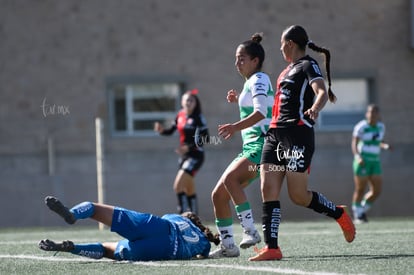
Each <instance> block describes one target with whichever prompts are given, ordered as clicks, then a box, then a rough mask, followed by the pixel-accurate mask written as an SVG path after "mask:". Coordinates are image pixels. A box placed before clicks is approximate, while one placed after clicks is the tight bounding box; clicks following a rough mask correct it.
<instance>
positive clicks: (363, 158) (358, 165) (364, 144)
mask: <svg viewBox="0 0 414 275" xmlns="http://www.w3.org/2000/svg"><path fill="white" fill-rule="evenodd" d="M384 134H385V126H384V123H382V122H380V121H379V108H378V106H376V105H374V104H371V105H369V106H368V107H367V111H366V113H365V119H364V120H361V121H360V122H358V123H357V124H356V125H355V127H354V131H353V134H352V153H353V154H354V162H353V171H354V182H355V189H354V194H353V196H352V211H353V213H354V221H355V223H363V222H367V221H368V219H367V216H366V212H367V211H368V210H369V209H370V208H371V205H372V203H373V202H374V201H375V200H376V199H377V198H378V196H379V195H380V193H381V187H382V177H381V174H382V171H381V161H380V153H381V149H384V150H387V149H390V145H389V144H387V143H384V142H383V139H384ZM368 183H369V191H368V192H367V193H365V189H366V187H367V184H368Z"/></svg>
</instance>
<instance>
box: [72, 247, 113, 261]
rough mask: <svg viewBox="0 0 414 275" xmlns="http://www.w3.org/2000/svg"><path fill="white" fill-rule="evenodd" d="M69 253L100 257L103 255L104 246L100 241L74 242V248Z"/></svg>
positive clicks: (94, 257)
mask: <svg viewBox="0 0 414 275" xmlns="http://www.w3.org/2000/svg"><path fill="white" fill-rule="evenodd" d="M70 253H72V254H75V255H80V256H85V257H88V258H93V259H101V258H102V257H103V256H104V253H105V248H104V247H103V245H102V244H101V243H89V244H75V248H74V249H73V250H72V251H71V252H70Z"/></svg>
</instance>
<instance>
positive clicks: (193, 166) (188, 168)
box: [178, 151, 204, 176]
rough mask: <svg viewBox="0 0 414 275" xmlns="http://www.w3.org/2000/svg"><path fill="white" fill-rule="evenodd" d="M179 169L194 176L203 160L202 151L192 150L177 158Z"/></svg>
mask: <svg viewBox="0 0 414 275" xmlns="http://www.w3.org/2000/svg"><path fill="white" fill-rule="evenodd" d="M178 162H179V166H180V169H182V170H184V171H185V172H186V173H188V174H190V175H191V176H195V174H196V173H197V171H198V170H199V169H200V167H201V165H202V164H203V162H204V152H201V151H194V152H190V153H188V154H185V155H184V156H182V157H181V158H180V159H179V160H178Z"/></svg>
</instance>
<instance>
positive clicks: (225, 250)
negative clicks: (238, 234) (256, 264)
mask: <svg viewBox="0 0 414 275" xmlns="http://www.w3.org/2000/svg"><path fill="white" fill-rule="evenodd" d="M239 256H240V250H239V248H238V247H237V246H236V245H233V246H231V247H225V246H224V245H220V248H217V249H216V250H214V251H213V252H210V254H209V255H208V257H209V258H226V257H227V258H228V257H239Z"/></svg>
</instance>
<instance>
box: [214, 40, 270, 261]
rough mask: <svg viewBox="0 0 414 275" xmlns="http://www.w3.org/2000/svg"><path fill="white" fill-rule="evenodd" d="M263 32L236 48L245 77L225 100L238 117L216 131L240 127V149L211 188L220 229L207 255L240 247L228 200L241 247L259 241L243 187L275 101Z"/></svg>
mask: <svg viewBox="0 0 414 275" xmlns="http://www.w3.org/2000/svg"><path fill="white" fill-rule="evenodd" d="M261 40H262V36H261V35H260V34H254V35H253V36H252V39H250V40H247V41H245V42H243V43H242V44H240V45H239V46H238V47H237V50H236V61H235V66H236V68H237V71H238V72H239V73H240V75H241V76H242V77H243V78H244V79H245V83H244V86H243V90H242V92H241V93H240V94H238V93H237V92H236V91H235V90H230V91H229V92H228V94H227V101H228V102H238V104H239V109H240V120H239V121H237V122H235V123H230V124H224V125H220V126H219V129H218V130H219V135H220V136H222V137H224V138H225V139H228V138H230V137H231V136H232V135H233V134H234V133H235V132H237V131H241V135H242V139H243V148H242V152H241V153H240V154H239V155H238V156H237V157H236V158H235V159H234V160H233V161H232V162H231V163H230V165H229V166H228V167H227V169H226V170H225V171H224V173H223V175H222V176H221V177H220V179H219V180H218V182H217V185H216V187H215V188H214V190H213V192H212V201H213V205H214V213H215V216H216V226H217V229H218V231H219V233H220V239H221V246H220V248H219V249H217V250H215V251H213V252H211V253H210V257H213V258H219V257H237V256H239V255H240V251H239V248H238V247H237V245H235V241H234V238H233V218H232V211H231V206H230V200H231V201H232V202H233V204H234V206H235V208H236V213H237V216H238V218H239V220H240V223H241V226H242V227H243V239H242V241H241V242H240V247H241V248H243V249H246V248H248V247H250V246H253V245H255V244H256V243H258V242H260V241H261V237H260V234H259V233H258V231H257V230H256V228H255V226H254V220H253V215H252V210H251V208H250V204H249V202H248V200H247V197H246V194H245V193H244V191H243V189H244V188H245V187H246V186H248V185H249V184H250V183H251V182H252V181H253V180H254V179H256V178H258V176H259V168H258V164H259V163H260V157H261V154H262V147H263V143H264V135H265V133H266V131H267V130H268V128H269V123H270V119H271V114H272V105H273V101H274V92H273V88H272V85H271V82H270V79H269V76H268V75H267V74H265V73H263V72H262V71H261V70H262V65H263V61H264V58H265V52H264V49H263V47H262V45H261V44H260V42H261Z"/></svg>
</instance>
